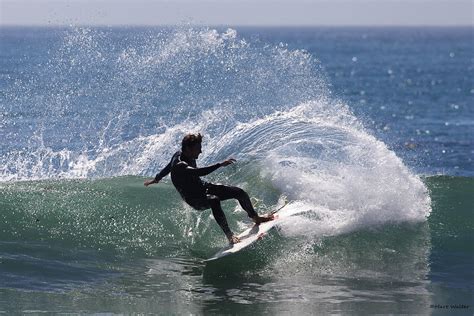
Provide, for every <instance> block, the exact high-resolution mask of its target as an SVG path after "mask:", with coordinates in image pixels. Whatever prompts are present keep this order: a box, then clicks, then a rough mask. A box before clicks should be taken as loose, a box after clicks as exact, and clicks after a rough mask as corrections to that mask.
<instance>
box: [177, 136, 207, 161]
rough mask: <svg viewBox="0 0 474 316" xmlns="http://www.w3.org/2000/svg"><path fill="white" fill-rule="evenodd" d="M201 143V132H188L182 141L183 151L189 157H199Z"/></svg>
mask: <svg viewBox="0 0 474 316" xmlns="http://www.w3.org/2000/svg"><path fill="white" fill-rule="evenodd" d="M201 143H202V135H201V134H188V135H186V136H184V138H183V141H182V142H181V151H182V152H183V154H184V155H185V156H186V157H188V158H191V159H198V157H199V154H200V153H201Z"/></svg>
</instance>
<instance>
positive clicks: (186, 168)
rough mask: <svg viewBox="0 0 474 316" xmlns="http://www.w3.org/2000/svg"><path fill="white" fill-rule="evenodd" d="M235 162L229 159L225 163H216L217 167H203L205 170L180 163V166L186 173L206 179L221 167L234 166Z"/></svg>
mask: <svg viewBox="0 0 474 316" xmlns="http://www.w3.org/2000/svg"><path fill="white" fill-rule="evenodd" d="M234 162H235V159H233V158H230V159H227V160H226V161H224V162H220V163H216V164H215V165H212V166H208V167H203V168H193V167H191V166H189V165H188V164H187V163H185V162H181V163H179V165H181V166H182V167H183V168H184V171H185V172H186V173H187V174H189V175H193V176H198V177H204V176H207V175H208V174H210V173H212V172H213V171H216V170H217V169H219V168H220V167H225V166H228V165H230V164H233V163H234ZM181 166H180V167H181Z"/></svg>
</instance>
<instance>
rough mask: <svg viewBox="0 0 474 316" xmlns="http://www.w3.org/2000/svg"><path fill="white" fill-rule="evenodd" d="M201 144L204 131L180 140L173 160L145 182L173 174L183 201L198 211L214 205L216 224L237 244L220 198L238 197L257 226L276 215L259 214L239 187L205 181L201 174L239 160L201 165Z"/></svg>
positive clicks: (158, 179)
mask: <svg viewBox="0 0 474 316" xmlns="http://www.w3.org/2000/svg"><path fill="white" fill-rule="evenodd" d="M201 143H202V135H201V134H197V135H195V134H188V135H186V136H185V137H184V138H183V141H182V143H181V151H178V152H176V153H175V154H174V155H173V157H172V158H171V161H170V163H169V164H168V165H167V166H166V167H165V168H164V169H163V170H161V172H160V173H158V174H157V175H156V177H155V178H154V179H151V180H147V181H145V183H144V184H145V186H149V185H150V184H153V183H158V182H160V181H161V179H163V178H164V177H165V176H167V175H168V174H169V173H171V181H172V182H173V185H174V186H175V188H176V189H177V190H178V192H179V194H180V195H181V197H182V198H183V200H184V201H185V202H186V203H187V204H189V205H190V206H192V207H193V208H194V209H197V210H205V209H208V208H211V209H212V215H214V218H215V219H216V221H217V223H218V224H219V226H220V227H221V228H222V230H223V231H224V233H225V235H226V236H227V239H228V240H229V243H231V244H235V243H237V242H239V241H240V240H239V238H237V237H236V236H234V234H233V233H232V231H231V230H230V228H229V225H228V224H227V220H226V218H225V215H224V211H223V210H222V207H221V201H224V200H228V199H237V200H238V201H239V203H240V205H241V206H242V208H243V209H244V210H245V211H246V212H247V214H248V216H249V217H250V218H252V220H253V221H254V222H255V224H257V225H258V224H260V223H263V222H267V221H270V220H272V219H273V215H270V216H259V215H258V214H257V213H256V212H255V210H254V208H253V206H252V202H251V201H250V198H249V196H248V194H247V193H246V192H245V191H244V190H242V189H240V188H237V187H231V186H226V185H217V184H212V183H208V182H204V181H202V180H201V179H200V177H203V176H206V175H208V174H210V173H211V172H213V171H215V170H217V169H218V168H220V167H225V166H228V165H231V164H233V163H234V162H235V161H236V160H235V159H233V158H230V159H227V160H225V161H224V162H221V163H217V164H215V165H212V166H209V167H204V168H198V167H197V166H196V159H198V158H199V154H201Z"/></svg>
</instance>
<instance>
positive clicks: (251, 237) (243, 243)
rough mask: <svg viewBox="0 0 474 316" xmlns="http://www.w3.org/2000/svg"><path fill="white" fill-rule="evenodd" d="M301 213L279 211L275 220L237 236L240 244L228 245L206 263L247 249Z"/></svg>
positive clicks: (255, 226)
mask: <svg viewBox="0 0 474 316" xmlns="http://www.w3.org/2000/svg"><path fill="white" fill-rule="evenodd" d="M298 213H301V210H298V209H297V208H285V207H283V209H280V210H278V211H277V212H275V213H274V219H273V220H271V221H268V222H264V223H261V224H260V225H253V226H252V227H250V228H248V229H246V230H245V231H244V232H242V233H241V234H239V235H237V237H239V238H240V242H238V243H236V244H233V245H228V246H226V247H224V248H222V249H221V250H219V251H218V252H217V253H216V254H215V255H214V256H212V257H211V258H209V259H207V260H204V261H213V260H217V259H219V258H222V257H225V256H228V255H231V254H234V253H237V252H239V251H241V250H242V249H244V248H247V247H248V246H250V245H251V244H253V243H254V242H256V241H257V240H259V239H262V238H263V237H264V236H265V235H266V234H267V232H268V231H269V230H270V229H272V228H273V227H275V226H276V225H278V224H279V223H281V222H282V221H283V220H284V219H285V218H288V217H290V216H293V215H296V214H298Z"/></svg>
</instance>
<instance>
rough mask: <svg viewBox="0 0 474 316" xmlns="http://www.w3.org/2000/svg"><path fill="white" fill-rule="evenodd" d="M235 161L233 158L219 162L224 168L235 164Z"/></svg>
mask: <svg viewBox="0 0 474 316" xmlns="http://www.w3.org/2000/svg"><path fill="white" fill-rule="evenodd" d="M236 161H237V160H235V159H234V158H229V159H227V160H226V161H223V162H221V166H222V167H226V166H228V165H231V164H233V163H235V162H236Z"/></svg>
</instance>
